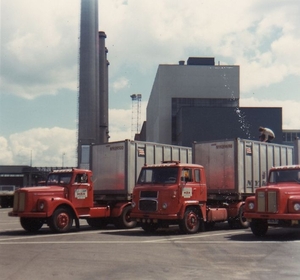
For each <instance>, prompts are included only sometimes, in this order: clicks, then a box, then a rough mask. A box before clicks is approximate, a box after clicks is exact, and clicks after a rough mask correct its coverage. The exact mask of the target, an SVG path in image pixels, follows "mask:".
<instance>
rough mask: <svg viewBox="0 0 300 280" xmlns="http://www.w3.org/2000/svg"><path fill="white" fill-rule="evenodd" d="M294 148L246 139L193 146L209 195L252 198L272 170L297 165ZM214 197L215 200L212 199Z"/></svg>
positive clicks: (194, 161) (194, 155) (195, 160)
mask: <svg viewBox="0 0 300 280" xmlns="http://www.w3.org/2000/svg"><path fill="white" fill-rule="evenodd" d="M293 151H294V147H293V146H287V145H280V144H272V143H263V142H258V141H252V140H245V139H239V138H237V139H233V140H224V141H210V142H201V143H194V144H193V163H197V164H201V165H203V166H204V168H205V173H206V181H207V187H208V194H226V195H233V196H234V195H237V196H239V197H240V196H241V195H243V194H248V195H249V194H253V193H254V192H255V189H256V188H258V187H261V186H264V185H265V184H266V182H267V176H268V171H269V169H270V168H271V167H272V166H279V165H290V164H293V162H294V158H293V157H294V155H293ZM210 197H212V196H210Z"/></svg>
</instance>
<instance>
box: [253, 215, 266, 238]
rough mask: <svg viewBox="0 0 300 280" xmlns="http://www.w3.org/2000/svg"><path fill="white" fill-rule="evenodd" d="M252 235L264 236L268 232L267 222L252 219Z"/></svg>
mask: <svg viewBox="0 0 300 280" xmlns="http://www.w3.org/2000/svg"><path fill="white" fill-rule="evenodd" d="M250 227H251V230H252V233H253V234H254V235H255V236H259V237H261V236H264V235H265V234H266V233H267V231H268V221H267V220H262V219H253V220H252V222H251V223H250Z"/></svg>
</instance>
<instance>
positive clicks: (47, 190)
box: [20, 186, 64, 193]
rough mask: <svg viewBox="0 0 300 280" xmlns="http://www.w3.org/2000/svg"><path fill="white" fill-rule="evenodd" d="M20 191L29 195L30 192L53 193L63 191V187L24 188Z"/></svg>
mask: <svg viewBox="0 0 300 280" xmlns="http://www.w3.org/2000/svg"><path fill="white" fill-rule="evenodd" d="M20 191H26V192H29V193H32V192H39V193H54V192H62V191H64V187H60V186H46V187H26V188H21V189H20Z"/></svg>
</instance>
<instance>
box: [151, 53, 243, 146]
mask: <svg viewBox="0 0 300 280" xmlns="http://www.w3.org/2000/svg"><path fill="white" fill-rule="evenodd" d="M239 88H240V85H239V66H223V65H215V63H214V58H193V57H190V58H189V59H188V61H187V64H184V63H183V62H182V61H180V62H179V64H177V65H159V67H158V70H157V73H156V77H155V80H154V84H153V87H152V91H151V95H150V98H149V102H148V105H147V113H146V115H147V116H146V118H147V122H146V139H145V140H146V141H151V142H158V143H164V144H178V141H177V139H176V137H177V136H176V135H177V134H178V131H177V128H178V125H177V121H178V113H179V111H180V110H181V108H182V107H231V108H235V107H238V105H239V96H240V90H239Z"/></svg>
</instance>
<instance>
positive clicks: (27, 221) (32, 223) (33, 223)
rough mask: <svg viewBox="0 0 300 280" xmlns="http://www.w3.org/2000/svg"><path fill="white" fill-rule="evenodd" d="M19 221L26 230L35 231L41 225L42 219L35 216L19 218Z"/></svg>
mask: <svg viewBox="0 0 300 280" xmlns="http://www.w3.org/2000/svg"><path fill="white" fill-rule="evenodd" d="M20 223H21V226H22V228H23V229H25V230H26V231H28V232H37V231H39V230H40V228H41V227H42V226H43V224H44V221H43V220H41V219H37V218H24V217H22V218H20Z"/></svg>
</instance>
